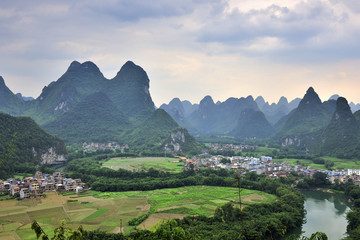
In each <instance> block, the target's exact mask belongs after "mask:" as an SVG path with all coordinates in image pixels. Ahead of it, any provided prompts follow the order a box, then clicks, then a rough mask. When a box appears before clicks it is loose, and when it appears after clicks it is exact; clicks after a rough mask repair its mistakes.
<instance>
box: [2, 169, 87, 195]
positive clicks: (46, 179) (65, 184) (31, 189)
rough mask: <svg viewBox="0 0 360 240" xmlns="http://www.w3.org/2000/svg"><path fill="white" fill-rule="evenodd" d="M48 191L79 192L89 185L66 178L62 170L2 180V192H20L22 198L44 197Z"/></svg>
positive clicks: (85, 189) (12, 193)
mask: <svg viewBox="0 0 360 240" xmlns="http://www.w3.org/2000/svg"><path fill="white" fill-rule="evenodd" d="M48 191H58V192H75V193H77V194H78V193H83V192H85V191H87V187H86V185H85V183H83V182H82V181H81V180H80V179H72V178H65V176H64V173H62V172H55V173H54V174H52V175H48V174H43V173H41V172H40V171H37V172H36V174H35V176H32V177H25V178H12V179H8V180H6V181H2V180H0V192H1V193H8V192H10V194H11V195H12V196H14V195H16V194H19V197H20V199H26V198H37V197H42V196H43V194H44V192H48Z"/></svg>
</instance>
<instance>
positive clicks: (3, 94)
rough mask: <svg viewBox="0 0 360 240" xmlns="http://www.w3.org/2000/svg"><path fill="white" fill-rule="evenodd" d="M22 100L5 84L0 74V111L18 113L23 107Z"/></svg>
mask: <svg viewBox="0 0 360 240" xmlns="http://www.w3.org/2000/svg"><path fill="white" fill-rule="evenodd" d="M24 105H25V104H24V101H22V100H21V99H19V98H18V97H17V96H16V95H15V94H14V93H13V92H12V91H11V90H10V89H9V88H8V87H7V86H6V85H5V81H4V79H3V78H2V77H1V76H0V112H3V113H8V114H11V115H19V114H20V113H21V112H22V110H23V107H24Z"/></svg>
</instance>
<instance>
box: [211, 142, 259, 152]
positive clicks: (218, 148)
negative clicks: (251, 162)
mask: <svg viewBox="0 0 360 240" xmlns="http://www.w3.org/2000/svg"><path fill="white" fill-rule="evenodd" d="M209 148H210V150H213V151H224V150H233V151H235V152H242V151H244V150H256V149H257V146H252V145H243V144H240V145H235V144H222V143H209Z"/></svg>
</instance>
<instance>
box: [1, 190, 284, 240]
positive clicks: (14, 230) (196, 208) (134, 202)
mask: <svg viewBox="0 0 360 240" xmlns="http://www.w3.org/2000/svg"><path fill="white" fill-rule="evenodd" d="M241 196H242V202H243V203H244V205H247V204H251V203H258V202H271V201H274V200H276V199H277V197H276V196H274V195H271V194H267V193H263V192H260V191H255V190H247V189H242V191H241ZM229 201H238V189H237V188H228V187H210V186H191V187H181V188H171V189H161V190H153V191H143V192H142V191H134V192H104V193H103V192H95V191H90V194H87V195H82V196H81V195H80V196H77V195H75V194H73V195H66V196H63V195H59V194H58V193H56V192H48V193H47V196H46V198H42V199H26V200H21V201H17V200H4V201H0V223H1V228H0V230H1V231H0V240H2V239H4V240H5V239H16V240H17V239H36V237H35V233H34V232H33V230H31V222H32V220H34V219H35V220H37V221H38V222H39V223H40V225H41V226H42V227H43V229H44V230H45V232H46V233H48V234H49V235H50V236H51V233H52V232H53V229H54V228H55V227H58V226H59V225H60V223H61V221H62V220H63V219H66V221H67V225H68V226H69V227H70V228H72V229H76V228H77V227H78V226H79V225H80V224H81V225H82V226H83V227H84V229H86V230H95V229H100V230H103V231H107V232H114V233H116V232H120V226H121V227H122V229H121V231H122V232H129V231H131V230H132V229H133V228H134V227H132V226H129V225H128V221H129V220H130V219H132V218H134V217H138V216H141V215H143V214H146V213H147V212H149V211H151V212H152V213H153V214H152V215H150V216H149V217H148V218H147V219H146V220H145V221H144V222H143V223H142V224H140V226H139V227H141V228H144V229H150V228H151V227H152V226H153V225H154V224H156V223H157V222H158V221H160V220H162V219H168V218H170V219H172V218H182V217H184V216H186V215H197V214H202V215H206V216H210V215H212V214H213V213H214V211H215V209H216V208H217V207H218V206H220V205H223V204H224V203H226V202H229Z"/></svg>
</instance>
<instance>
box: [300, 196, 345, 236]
mask: <svg viewBox="0 0 360 240" xmlns="http://www.w3.org/2000/svg"><path fill="white" fill-rule="evenodd" d="M303 194H304V195H305V196H306V201H305V205H304V206H305V209H306V211H307V213H306V223H305V224H303V226H302V233H303V235H304V236H306V237H310V236H311V234H312V233H315V232H324V233H326V235H327V236H328V238H329V240H339V239H341V238H343V237H345V235H344V234H345V232H346V225H347V221H346V212H347V211H349V210H350V205H349V204H348V202H347V199H346V198H345V197H344V195H342V194H336V193H327V192H321V191H304V192H303Z"/></svg>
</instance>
